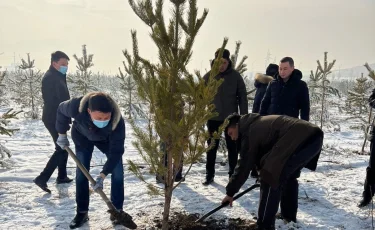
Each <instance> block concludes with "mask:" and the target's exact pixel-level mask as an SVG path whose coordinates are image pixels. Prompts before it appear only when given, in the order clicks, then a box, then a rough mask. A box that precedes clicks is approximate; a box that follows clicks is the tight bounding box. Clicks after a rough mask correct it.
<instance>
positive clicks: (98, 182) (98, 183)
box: [91, 175, 104, 191]
mask: <svg viewBox="0 0 375 230" xmlns="http://www.w3.org/2000/svg"><path fill="white" fill-rule="evenodd" d="M103 182H104V178H103V177H101V176H100V175H99V176H98V177H97V178H96V184H95V185H93V184H91V188H92V189H93V190H94V191H96V190H97V189H99V188H100V189H102V190H103Z"/></svg>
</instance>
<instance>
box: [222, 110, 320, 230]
mask: <svg viewBox="0 0 375 230" xmlns="http://www.w3.org/2000/svg"><path fill="white" fill-rule="evenodd" d="M228 120H229V124H228V131H227V132H228V135H229V136H230V137H231V138H232V139H233V140H241V151H240V160H239V161H238V165H237V167H236V170H235V173H234V174H233V176H232V177H231V179H230V181H229V183H228V185H227V187H226V194H227V196H226V197H225V198H224V199H223V201H222V202H223V203H224V202H226V201H229V202H230V205H232V202H233V196H234V194H236V193H237V192H238V191H239V189H240V188H241V186H242V185H243V184H244V183H245V181H246V180H247V178H248V176H249V173H250V170H251V169H252V167H253V165H256V166H257V168H258V169H259V170H260V184H261V187H260V194H261V195H260V202H259V209H258V220H257V227H258V229H275V226H274V225H275V216H276V213H277V210H278V208H279V203H280V201H281V203H280V207H281V214H282V217H283V218H284V219H285V220H287V221H294V222H295V221H296V217H297V209H298V199H295V200H290V199H289V197H288V196H287V194H289V193H292V194H295V195H296V196H297V197H298V187H297V190H289V186H287V185H288V184H295V183H297V179H296V177H295V174H299V173H300V172H301V169H302V168H303V167H306V168H308V169H310V170H316V167H317V162H318V159H319V156H320V151H321V149H322V145H323V135H324V134H323V131H322V130H321V129H320V128H319V127H317V126H316V125H313V124H311V123H309V122H306V121H303V120H299V119H296V118H292V117H288V116H280V115H270V116H260V115H259V114H256V113H253V114H247V115H244V116H242V117H241V116H239V115H238V114H234V115H231V116H229V117H228ZM292 188H295V187H292Z"/></svg>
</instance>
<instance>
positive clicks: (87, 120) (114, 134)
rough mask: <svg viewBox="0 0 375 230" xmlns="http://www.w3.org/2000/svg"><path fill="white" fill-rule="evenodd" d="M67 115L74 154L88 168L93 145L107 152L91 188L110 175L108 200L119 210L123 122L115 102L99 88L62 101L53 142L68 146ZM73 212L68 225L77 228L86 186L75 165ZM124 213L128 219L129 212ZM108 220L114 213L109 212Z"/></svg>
mask: <svg viewBox="0 0 375 230" xmlns="http://www.w3.org/2000/svg"><path fill="white" fill-rule="evenodd" d="M71 118H74V122H73V125H72V131H71V135H72V139H73V142H74V145H75V151H76V155H77V158H78V159H79V160H80V162H81V163H82V164H83V165H84V166H85V168H86V169H88V170H89V169H90V161H91V157H92V152H93V150H94V146H96V147H97V148H98V149H99V150H100V151H102V152H103V153H104V154H106V156H107V161H106V163H105V164H104V166H103V169H102V171H101V172H100V175H98V176H97V178H96V185H95V186H93V189H94V190H96V189H98V188H103V181H104V179H105V178H106V176H107V175H108V174H110V173H111V174H112V175H111V201H112V203H113V205H114V206H115V207H116V209H118V210H120V211H121V212H123V211H122V208H123V207H122V206H123V203H124V169H123V165H122V155H123V153H124V141H125V123H124V120H123V118H122V116H121V112H120V109H119V107H118V105H117V104H116V103H115V102H114V101H113V99H112V98H111V97H110V96H109V95H107V94H105V93H101V92H92V93H88V94H87V95H85V96H83V97H80V98H73V99H71V100H69V101H65V102H62V103H61V104H60V105H59V107H58V109H57V119H56V130H57V132H58V133H59V137H58V139H57V144H58V145H59V146H60V147H61V148H62V149H64V148H65V147H67V146H69V140H68V138H67V131H68V130H69V129H70V125H69V124H70V121H71ZM76 203H77V214H76V216H75V218H74V219H73V221H72V222H71V223H70V228H71V229H73V228H78V227H80V226H82V225H83V224H84V223H85V222H87V221H88V214H87V212H88V209H89V186H88V180H87V178H86V177H85V175H84V174H83V173H82V172H81V170H80V169H79V168H77V172H76ZM125 215H126V216H127V217H128V218H129V221H131V219H132V218H131V216H129V215H127V214H126V213H125ZM111 220H114V217H112V216H111Z"/></svg>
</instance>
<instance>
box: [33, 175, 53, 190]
mask: <svg viewBox="0 0 375 230" xmlns="http://www.w3.org/2000/svg"><path fill="white" fill-rule="evenodd" d="M33 182H34V183H35V184H36V185H38V187H39V188H41V189H42V190H43V191H45V192H48V193H51V190H49V189H48V186H47V183H46V182H41V181H40V180H39V179H38V177H37V178H35V179H34V180H33Z"/></svg>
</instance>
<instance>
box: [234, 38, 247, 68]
mask: <svg viewBox="0 0 375 230" xmlns="http://www.w3.org/2000/svg"><path fill="white" fill-rule="evenodd" d="M241 44H242V42H241V41H237V42H236V50H235V52H234V54H232V55H231V58H230V59H231V61H232V64H233V68H234V69H235V70H237V71H238V72H239V73H240V74H241V75H243V74H244V73H245V72H246V70H247V65H246V64H245V61H246V60H247V58H248V56H243V57H242V59H241V61H240V62H239V63H238V65H237V61H238V56H239V53H240V48H241ZM236 65H237V66H236Z"/></svg>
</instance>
